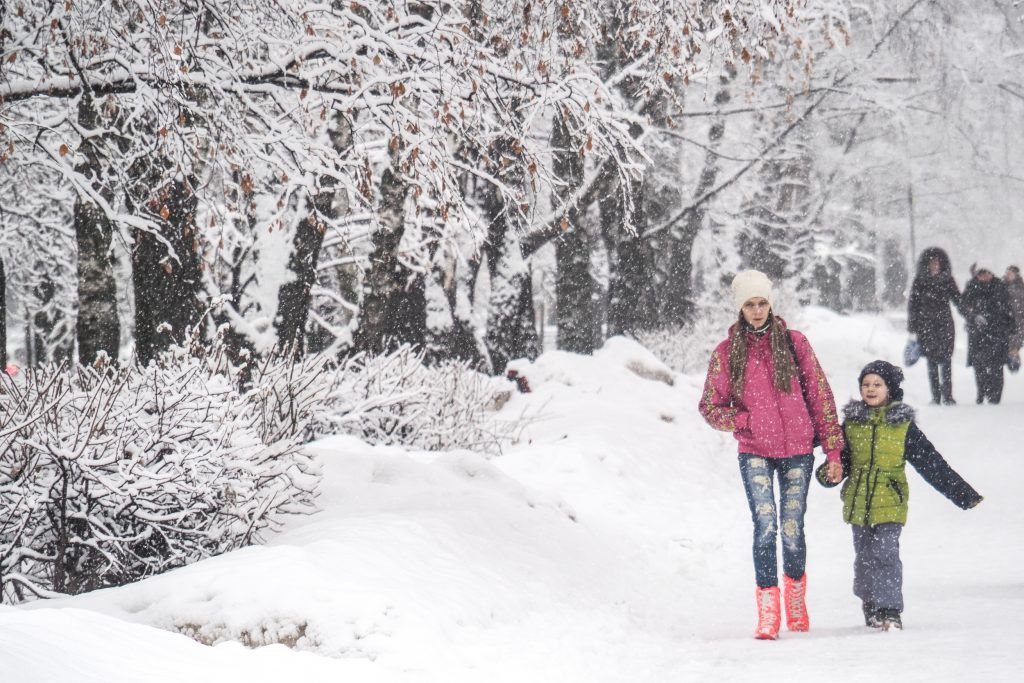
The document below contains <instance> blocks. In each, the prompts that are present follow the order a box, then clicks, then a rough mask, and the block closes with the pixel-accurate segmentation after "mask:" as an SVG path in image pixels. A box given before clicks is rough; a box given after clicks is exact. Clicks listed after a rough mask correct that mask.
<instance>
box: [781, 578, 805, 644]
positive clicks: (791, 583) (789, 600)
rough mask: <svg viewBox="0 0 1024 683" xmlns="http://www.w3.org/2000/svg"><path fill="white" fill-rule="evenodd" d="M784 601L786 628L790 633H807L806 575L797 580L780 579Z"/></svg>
mask: <svg viewBox="0 0 1024 683" xmlns="http://www.w3.org/2000/svg"><path fill="white" fill-rule="evenodd" d="M782 579H783V581H782V583H783V586H784V593H785V601H786V628H788V629H789V630H790V631H807V630H809V629H810V628H811V619H810V617H808V616H807V600H806V597H807V574H804V575H803V576H801V577H800V578H799V579H791V578H789V577H788V576H783V577H782Z"/></svg>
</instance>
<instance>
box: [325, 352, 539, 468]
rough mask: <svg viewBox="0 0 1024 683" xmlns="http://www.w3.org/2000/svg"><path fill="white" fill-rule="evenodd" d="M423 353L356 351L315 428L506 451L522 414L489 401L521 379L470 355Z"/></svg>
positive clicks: (379, 439)
mask: <svg viewBox="0 0 1024 683" xmlns="http://www.w3.org/2000/svg"><path fill="white" fill-rule="evenodd" d="M423 360H424V354H423V353H422V352H419V351H416V350H414V349H413V348H411V347H409V346H403V347H400V348H398V349H397V350H395V351H393V352H391V353H389V354H386V355H381V356H365V355H358V356H354V357H352V358H349V359H347V360H346V361H344V362H343V363H342V364H340V365H339V366H337V367H336V368H334V369H333V370H331V371H329V375H330V376H329V382H330V386H329V387H328V390H327V397H326V400H325V402H324V405H323V406H322V407H321V408H320V409H319V410H318V411H317V413H316V416H315V418H314V420H313V422H312V424H311V425H310V427H309V430H310V434H311V436H313V437H315V436H320V435H324V434H335V433H340V432H343V433H348V434H353V435H356V436H359V437H361V438H363V439H365V440H366V441H368V442H370V443H375V444H400V445H403V446H408V447H411V448H419V449H422V450H432V451H433V450H450V449H455V448H465V449H470V450H474V451H478V452H483V453H489V454H497V453H498V452H500V449H501V445H502V443H504V442H507V441H508V440H510V439H511V438H512V437H513V436H514V435H515V432H516V431H517V430H518V429H520V427H521V422H520V421H519V420H503V419H500V418H498V417H496V416H495V414H494V413H493V412H492V411H491V410H490V409H489V406H491V405H493V404H494V399H495V394H497V393H500V392H505V391H509V390H514V385H513V384H511V383H510V382H507V381H505V380H503V379H498V378H494V377H490V376H488V375H484V374H481V373H479V372H476V371H474V370H473V369H472V368H471V367H470V365H469V363H466V362H456V361H451V362H446V363H441V364H438V365H430V366H428V365H426V364H424V362H423Z"/></svg>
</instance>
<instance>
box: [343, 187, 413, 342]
mask: <svg viewBox="0 0 1024 683" xmlns="http://www.w3.org/2000/svg"><path fill="white" fill-rule="evenodd" d="M408 192H409V186H408V184H406V183H405V182H404V181H403V180H402V176H401V173H400V172H399V171H398V170H397V169H395V168H388V169H387V170H386V171H384V173H383V175H382V176H381V180H380V193H381V212H380V228H378V229H377V230H376V231H375V232H374V233H373V251H372V252H371V253H370V264H371V265H370V270H369V271H368V272H367V273H366V276H365V278H364V280H363V302H362V307H361V309H360V312H359V328H358V329H357V330H356V334H355V343H354V346H355V348H356V349H357V350H361V351H367V352H369V353H381V352H383V351H385V350H386V349H388V348H392V347H393V346H395V345H396V344H400V343H409V344H414V345H417V346H422V345H423V344H424V341H425V334H426V326H427V321H426V294H425V291H424V283H423V278H422V276H419V275H416V274H414V273H413V272H412V271H411V270H410V269H409V268H407V267H406V266H404V265H403V264H402V263H401V262H400V261H399V260H398V245H399V244H400V243H401V241H402V234H403V233H404V232H405V199H406V196H407V194H408Z"/></svg>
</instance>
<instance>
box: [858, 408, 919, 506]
mask: <svg viewBox="0 0 1024 683" xmlns="http://www.w3.org/2000/svg"><path fill="white" fill-rule="evenodd" d="M851 407H852V406H851ZM860 407H862V408H866V406H865V405H864V404H863V403H861V405H860ZM899 407H900V404H899V403H891V404H889V405H888V406H883V407H880V408H871V409H867V410H863V409H861V410H856V411H851V410H848V411H847V419H846V422H845V424H844V427H843V428H844V431H845V433H846V443H847V445H848V448H849V449H850V474H849V476H848V478H847V480H846V483H845V484H843V490H842V498H843V519H844V520H846V521H847V522H849V523H850V524H856V525H858V526H864V525H868V526H875V525H877V524H885V523H887V522H896V523H898V524H906V523H907V501H908V499H909V494H910V490H909V488H908V486H907V473H906V470H905V467H904V464H905V462H906V461H905V458H904V450H905V447H906V439H907V430H908V429H909V428H910V420H909V419H901V418H904V417H905V416H906V414H907V413H906V411H903V410H900V408H899Z"/></svg>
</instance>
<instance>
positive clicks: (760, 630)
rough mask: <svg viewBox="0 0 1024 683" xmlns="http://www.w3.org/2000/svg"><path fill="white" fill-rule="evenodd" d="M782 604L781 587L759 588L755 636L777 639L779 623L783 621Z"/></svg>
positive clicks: (762, 638)
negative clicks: (780, 602)
mask: <svg viewBox="0 0 1024 683" xmlns="http://www.w3.org/2000/svg"><path fill="white" fill-rule="evenodd" d="M780 612H781V605H780V604H779V587H778V586H770V587H768V588H761V587H760V586H758V588H757V630H756V631H754V637H755V638H757V639H758V640H775V639H776V638H778V637H779V624H780V622H781V621H782V615H781V614H780Z"/></svg>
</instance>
